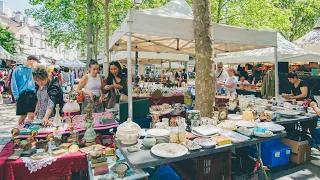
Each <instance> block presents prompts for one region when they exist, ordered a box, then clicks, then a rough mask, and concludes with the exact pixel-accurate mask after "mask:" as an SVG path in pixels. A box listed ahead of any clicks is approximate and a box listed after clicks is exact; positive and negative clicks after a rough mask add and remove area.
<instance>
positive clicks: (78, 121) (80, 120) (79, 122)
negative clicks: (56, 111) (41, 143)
mask: <svg viewBox="0 0 320 180" xmlns="http://www.w3.org/2000/svg"><path fill="white" fill-rule="evenodd" d="M110 113H111V112H103V113H92V116H93V128H94V129H95V130H104V129H110V128H114V127H118V125H119V123H118V122H117V121H114V123H111V124H105V125H103V124H100V122H99V120H100V118H101V116H105V117H108V116H110V115H111V114H110ZM86 116H87V115H86V114H82V115H75V116H74V117H73V119H72V121H73V126H74V129H75V130H77V131H79V132H80V131H85V129H84V128H83V124H84V123H85V118H86ZM61 133H62V134H68V133H69V130H68V129H65V130H62V131H61ZM47 134H52V132H50V133H41V132H39V134H38V136H36V137H38V138H42V137H46V136H47ZM29 136H30V135H29V134H19V136H18V138H27V137H29Z"/></svg>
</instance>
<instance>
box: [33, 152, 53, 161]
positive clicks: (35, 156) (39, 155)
mask: <svg viewBox="0 0 320 180" xmlns="http://www.w3.org/2000/svg"><path fill="white" fill-rule="evenodd" d="M47 157H50V154H49V153H47V152H40V153H36V154H33V155H31V156H30V159H32V160H41V159H44V158H47Z"/></svg>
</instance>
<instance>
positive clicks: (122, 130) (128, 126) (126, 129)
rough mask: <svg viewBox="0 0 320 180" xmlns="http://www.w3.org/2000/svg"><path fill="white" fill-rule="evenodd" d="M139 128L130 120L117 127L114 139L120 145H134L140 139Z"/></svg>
mask: <svg viewBox="0 0 320 180" xmlns="http://www.w3.org/2000/svg"><path fill="white" fill-rule="evenodd" d="M140 131H141V127H140V126H139V125H138V124H137V123H134V122H132V120H131V119H130V118H128V120H127V121H126V122H124V123H122V124H120V125H119V126H118V130H117V133H116V137H117V138H118V139H120V141H121V143H122V144H134V143H136V142H137V139H139V138H140Z"/></svg>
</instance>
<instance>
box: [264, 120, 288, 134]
mask: <svg viewBox="0 0 320 180" xmlns="http://www.w3.org/2000/svg"><path fill="white" fill-rule="evenodd" d="M258 127H260V128H267V129H268V130H269V131H272V132H279V131H284V130H285V128H284V127H283V126H282V125H280V124H275V123H273V122H264V123H258Z"/></svg>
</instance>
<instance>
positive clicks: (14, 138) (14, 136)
mask: <svg viewBox="0 0 320 180" xmlns="http://www.w3.org/2000/svg"><path fill="white" fill-rule="evenodd" d="M19 133H20V130H19V129H18V128H13V129H12V130H11V134H12V141H13V142H14V143H15V144H19V143H20V140H19V139H16V136H18V134H19Z"/></svg>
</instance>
